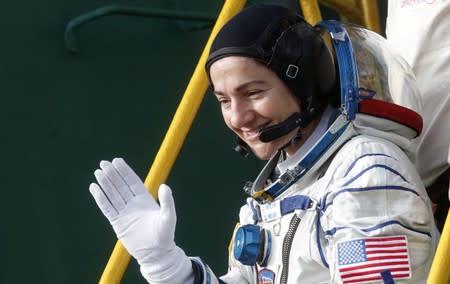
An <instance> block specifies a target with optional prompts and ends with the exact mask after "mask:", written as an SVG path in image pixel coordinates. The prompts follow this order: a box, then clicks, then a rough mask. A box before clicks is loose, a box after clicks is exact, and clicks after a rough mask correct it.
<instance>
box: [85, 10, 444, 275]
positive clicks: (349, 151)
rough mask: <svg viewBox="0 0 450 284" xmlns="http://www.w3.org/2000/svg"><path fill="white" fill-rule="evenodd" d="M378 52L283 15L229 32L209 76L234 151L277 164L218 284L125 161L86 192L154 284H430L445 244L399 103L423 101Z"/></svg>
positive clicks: (338, 29) (358, 34) (255, 18)
mask: <svg viewBox="0 0 450 284" xmlns="http://www.w3.org/2000/svg"><path fill="white" fill-rule="evenodd" d="M329 36H331V37H329ZM330 38H332V40H330ZM331 44H333V46H332V45H331ZM380 46H382V41H381V43H380V38H378V37H376V36H375V35H373V34H372V33H370V32H368V31H366V30H364V29H361V28H358V27H352V26H346V27H345V28H344V27H343V26H342V25H341V24H339V23H338V22H327V23H323V24H321V25H320V26H318V27H315V28H314V27H311V26H310V25H309V24H307V23H306V22H305V21H304V20H303V19H302V18H301V17H300V16H298V15H296V14H295V13H293V12H292V11H290V10H288V9H286V8H283V7H280V6H275V5H255V6H251V7H249V8H247V9H245V10H243V11H242V12H241V13H239V14H238V15H237V16H235V17H234V18H233V19H232V20H231V21H230V22H229V23H227V24H226V25H225V26H224V27H223V28H222V29H221V31H220V32H219V34H218V35H217V37H216V39H215V40H214V42H213V45H212V47H211V51H210V56H209V58H208V61H207V64H206V71H207V73H208V76H209V78H210V82H211V85H212V87H213V90H214V94H215V96H216V97H217V100H218V102H219V103H220V105H221V110H222V115H223V118H224V121H225V124H226V125H227V126H228V128H230V129H231V130H232V131H233V132H234V133H235V134H236V135H237V139H238V145H237V150H239V151H240V152H241V153H245V152H246V151H247V150H251V151H252V152H253V153H254V154H255V155H256V156H257V157H259V158H261V159H266V160H267V159H269V161H268V163H267V165H266V166H265V167H264V169H263V170H262V171H261V173H260V175H259V176H258V177H257V178H256V180H255V181H254V182H252V183H249V184H248V186H247V191H248V193H249V195H250V196H251V198H249V199H248V200H247V203H246V205H244V206H243V207H242V208H241V211H240V214H239V217H240V222H239V226H237V228H236V230H235V232H234V235H233V238H234V240H233V242H232V243H233V246H232V248H231V251H232V253H231V255H230V257H229V271H228V273H227V274H226V275H224V276H222V277H220V278H217V277H216V276H215V275H214V273H213V272H212V270H211V269H210V268H209V267H208V266H207V265H206V264H205V263H204V262H203V261H202V260H201V259H199V258H189V257H187V256H186V255H185V254H184V252H183V250H182V249H181V248H179V247H178V246H176V245H175V243H174V230H175V222H176V214H175V206H174V202H173V199H172V195H171V192H170V189H169V187H168V186H166V185H162V186H161V187H160V189H159V192H158V196H159V202H160V206H158V204H157V203H156V202H155V200H153V198H152V197H151V195H150V194H148V193H147V191H146V189H145V187H144V185H143V184H142V182H141V181H140V179H139V178H138V177H137V175H136V174H135V173H134V172H133V171H132V170H131V169H130V168H129V167H128V166H127V165H126V163H125V162H124V161H123V160H122V159H114V160H113V161H112V163H110V162H106V161H102V162H101V163H100V168H101V169H99V170H97V171H96V172H95V176H96V178H97V181H98V185H97V184H95V183H93V184H91V186H90V191H91V193H92V195H93V196H94V198H95V199H96V202H97V204H98V205H99V207H100V209H101V210H102V212H103V213H104V214H105V216H106V217H107V218H108V220H109V221H110V223H111V224H112V226H113V228H114V230H115V232H116V234H117V237H118V238H119V239H120V240H121V241H122V243H123V244H124V246H125V247H126V248H127V250H128V251H129V252H130V254H131V255H133V257H135V258H136V259H137V261H138V262H139V264H140V266H141V271H142V274H143V276H144V277H145V278H146V279H147V281H148V282H150V283H367V282H381V281H384V282H385V283H393V282H394V281H404V282H410V283H422V282H424V281H425V279H426V277H427V274H428V269H429V266H430V263H431V259H432V256H433V252H434V249H435V244H436V242H437V237H438V235H437V233H436V228H435V226H434V223H433V221H432V215H431V207H430V204H429V201H428V198H427V195H426V192H425V189H424V187H423V184H422V183H421V181H420V178H419V177H418V174H417V172H416V171H415V170H414V167H413V165H412V164H411V162H410V157H411V156H412V155H413V152H414V148H413V143H412V142H411V141H412V139H413V138H414V137H415V136H417V135H418V133H419V132H420V127H421V124H420V123H421V120H420V117H419V116H418V115H417V113H416V112H414V111H412V110H410V109H407V108H404V107H400V106H398V105H395V104H393V103H392V102H391V100H392V98H394V99H395V98H397V97H401V98H408V99H409V100H410V101H409V102H401V103H404V104H407V103H408V105H409V106H410V107H413V106H414V104H413V101H414V100H413V99H414V97H415V95H416V92H415V91H416V90H415V89H414V82H413V81H411V77H409V73H408V71H407V70H403V69H402V68H404V67H405V65H403V64H402V62H399V61H396V58H395V56H391V55H389V54H388V52H387V50H384V49H381V48H380ZM385 63H386V64H387V63H389V64H390V65H389V68H387V66H385V65H383V64H385ZM337 67H339V68H337ZM395 68H400V69H398V70H402V71H404V72H403V73H398V72H395V71H398V70H397V69H395ZM336 70H338V71H339V75H337V74H336ZM388 71H389V72H388ZM392 73H394V75H395V76H396V78H395V80H391V79H392V77H391V76H392ZM338 77H339V80H338V79H337V78H338ZM399 92H401V93H402V96H399V95H398V93H399ZM339 94H340V95H339ZM339 102H340V103H339ZM374 248H375V249H374Z"/></svg>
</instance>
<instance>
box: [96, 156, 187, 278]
mask: <svg viewBox="0 0 450 284" xmlns="http://www.w3.org/2000/svg"><path fill="white" fill-rule="evenodd" d="M94 175H95V177H96V179H97V181H98V184H96V183H92V184H91V185H90V187H89V190H90V192H91V194H92V196H93V197H94V198H95V201H96V202H97V205H98V207H100V210H101V211H102V212H103V214H104V215H105V216H106V218H107V219H108V220H109V222H110V223H111V225H112V227H113V229H114V232H115V233H116V235H117V238H118V239H120V240H121V241H122V243H123V245H124V247H125V248H126V249H127V250H128V252H129V253H130V254H131V255H132V256H133V257H134V258H136V260H137V261H138V263H139V264H140V266H141V272H142V274H143V276H144V277H145V278H146V279H147V281H149V282H151V283H185V282H186V281H187V280H188V279H189V278H190V275H191V274H192V264H191V261H190V259H189V258H188V257H187V256H186V255H185V253H184V251H183V250H182V249H181V248H179V247H177V246H176V245H175V241H174V235H175V224H176V212H175V204H174V201H173V197H172V192H171V190H170V188H169V187H168V186H167V185H165V184H162V185H161V186H160V187H159V191H158V197H159V202H160V205H158V203H157V202H156V201H155V200H154V199H153V197H152V196H151V195H150V193H149V192H148V191H147V189H146V188H145V186H144V184H143V183H142V181H141V180H140V178H139V177H138V176H137V175H136V173H135V172H134V171H133V170H132V169H131V168H130V167H129V166H128V165H127V164H126V163H125V161H124V160H123V159H121V158H115V159H114V160H113V161H112V163H111V162H107V161H101V162H100V169H98V170H96V171H95V172H94Z"/></svg>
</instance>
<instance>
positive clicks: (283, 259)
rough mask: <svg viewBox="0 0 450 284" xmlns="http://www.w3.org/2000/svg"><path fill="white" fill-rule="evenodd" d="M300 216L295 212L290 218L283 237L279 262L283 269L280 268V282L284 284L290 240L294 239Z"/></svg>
mask: <svg viewBox="0 0 450 284" xmlns="http://www.w3.org/2000/svg"><path fill="white" fill-rule="evenodd" d="M300 220H301V219H300V218H299V217H298V216H297V214H294V216H293V217H292V219H291V222H290V223H289V229H288V231H287V233H286V236H285V237H284V239H283V250H282V256H281V263H282V265H283V269H282V270H281V277H280V284H286V283H287V279H288V274H289V256H290V254H291V247H292V242H293V241H294V235H295V232H296V231H297V228H298V225H299V224H300Z"/></svg>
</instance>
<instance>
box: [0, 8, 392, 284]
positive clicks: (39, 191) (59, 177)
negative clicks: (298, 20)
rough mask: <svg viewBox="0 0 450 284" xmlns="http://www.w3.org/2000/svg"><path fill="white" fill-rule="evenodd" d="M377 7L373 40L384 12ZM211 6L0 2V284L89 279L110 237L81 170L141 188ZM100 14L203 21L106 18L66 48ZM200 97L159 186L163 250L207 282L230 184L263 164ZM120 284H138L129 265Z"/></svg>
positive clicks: (226, 235) (234, 194)
mask: <svg viewBox="0 0 450 284" xmlns="http://www.w3.org/2000/svg"><path fill="white" fill-rule="evenodd" d="M258 2H265V3H278V4H281V5H285V6H289V7H291V8H294V9H299V4H298V1H248V2H247V5H251V4H254V3H258ZM378 2H379V8H380V19H381V21H380V23H381V30H382V31H384V19H385V16H386V14H385V13H386V11H385V9H386V3H385V2H386V1H382V0H380V1H378ZM223 3H224V2H223V1H200V0H190V1H181V0H165V1H162V0H161V1H157V0H153V1H149V0H146V1H144V0H127V1H124V2H122V3H121V2H120V1H119V2H118V1H114V2H113V1H108V0H103V1H100V0H89V1H86V0H77V1H74V0H45V1H4V2H2V4H1V9H0V36H1V41H0V96H1V98H2V100H1V102H0V110H1V111H0V124H1V128H0V136H1V145H2V147H1V171H0V172H1V189H0V190H1V193H2V197H1V199H0V200H1V203H2V205H1V206H0V210H1V211H0V212H1V216H2V217H1V219H2V221H1V223H0V255H1V260H0V266H1V267H2V269H1V270H0V283H97V282H98V280H99V278H100V276H101V274H102V272H103V269H104V267H105V265H106V263H107V261H108V259H109V256H110V255H111V251H112V249H113V247H114V245H115V243H116V238H115V235H114V232H113V231H112V229H111V227H110V225H109V223H108V222H107V220H106V219H105V218H104V217H103V215H102V214H101V213H100V211H99V209H98V208H97V206H96V205H95V202H94V199H93V198H92V197H91V196H90V193H89V191H88V187H89V184H90V183H91V182H93V181H94V176H93V172H94V170H95V169H96V168H97V167H98V164H99V162H100V161H101V160H103V159H105V160H111V159H112V158H114V157H123V158H124V159H125V160H126V161H127V162H128V163H129V164H130V165H131V166H132V167H133V168H134V169H135V171H136V172H137V173H138V174H139V176H141V177H142V178H143V179H144V178H145V177H146V175H147V172H148V170H149V168H150V166H151V164H152V162H153V159H154V157H155V155H156V153H157V151H158V149H159V146H160V143H161V142H162V140H163V138H164V135H165V132H166V130H167V128H168V127H169V124H170V122H171V119H172V117H173V114H174V113H175V111H176V108H177V106H178V102H179V101H180V99H181V97H182V95H183V93H184V90H185V87H186V86H187V83H188V82H189V79H190V77H191V75H192V73H193V70H194V68H195V66H196V64H197V61H198V58H199V56H200V54H201V52H202V50H203V47H204V45H205V43H206V41H207V38H208V36H209V34H210V32H211V27H212V25H213V19H214V18H215V17H216V16H217V15H218V13H219V12H220V9H221V7H222V5H223ZM109 5H126V6H127V7H132V8H136V9H137V10H139V9H146V10H147V11H149V10H152V9H158V10H166V11H169V12H170V11H179V12H180V11H181V12H183V13H186V14H191V13H197V14H198V13H201V14H202V15H204V17H202V18H199V19H198V20H193V21H192V20H190V21H188V20H180V19H169V18H164V17H159V18H158V17H142V16H132V15H112V16H108V17H103V18H99V19H97V20H95V21H91V22H89V23H87V24H85V25H82V26H79V27H78V28H77V29H75V30H73V36H74V38H72V39H75V40H76V43H77V45H76V46H75V45H72V46H69V45H68V44H69V43H68V42H67V40H66V41H65V39H64V32H65V30H66V28H67V25H68V24H69V22H70V21H71V20H73V19H75V18H77V17H78V16H80V15H85V14H86V13H89V12H91V11H92V10H95V9H97V8H100V7H105V6H109ZM321 9H323V14H322V16H324V18H337V17H338V16H337V15H336V14H334V13H333V12H332V11H331V10H329V9H327V8H326V7H322V6H321ZM70 43H72V44H75V42H70ZM75 47H76V48H77V51H78V52H74V51H75ZM70 48H72V50H70ZM208 93H209V94H206V96H205V100H204V101H203V103H202V106H201V108H200V111H199V113H198V115H197V117H196V119H195V121H194V124H193V126H192V129H191V131H190V133H189V135H188V137H187V139H186V142H185V145H184V146H183V148H182V150H181V153H180V155H179V157H178V159H177V162H176V163H175V165H174V168H173V170H172V172H171V174H170V176H169V179H168V181H167V183H168V184H169V185H170V186H171V187H172V189H173V192H174V196H175V202H176V205H177V213H178V225H177V231H176V242H177V244H178V245H179V246H181V247H182V248H184V249H185V251H186V254H188V255H191V256H201V257H202V258H203V259H204V260H205V261H206V262H207V263H209V265H210V266H211V267H212V268H213V270H215V271H216V273H217V274H219V275H220V274H223V273H225V272H226V267H227V253H228V252H227V246H228V242H229V240H230V237H231V232H232V230H233V228H234V224H235V222H236V221H237V220H238V212H239V208H240V206H241V205H242V204H243V203H244V202H245V198H246V196H245V194H244V192H243V191H242V186H243V185H244V183H245V182H246V181H247V180H252V179H253V178H254V177H255V176H256V175H257V173H258V171H259V170H260V169H261V167H262V166H263V163H262V162H260V161H258V160H256V159H255V158H253V157H249V158H247V159H243V158H242V157H240V156H239V155H238V154H237V153H235V152H234V151H233V150H232V146H233V144H234V135H232V134H231V133H230V132H229V131H228V130H227V129H226V127H225V125H224V124H223V122H222V118H221V115H220V110H219V106H218V104H217V103H216V101H215V98H214V97H213V96H212V95H211V94H210V92H208ZM122 282H123V283H145V281H144V279H143V278H142V277H141V276H140V272H139V269H138V266H137V264H136V263H135V261H132V262H131V263H130V265H129V267H128V269H127V271H126V273H125V276H124V278H123V281H122Z"/></svg>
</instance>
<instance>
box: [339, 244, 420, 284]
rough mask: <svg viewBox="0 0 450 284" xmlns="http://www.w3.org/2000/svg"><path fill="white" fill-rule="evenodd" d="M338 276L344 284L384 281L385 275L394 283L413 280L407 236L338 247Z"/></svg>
mask: <svg viewBox="0 0 450 284" xmlns="http://www.w3.org/2000/svg"><path fill="white" fill-rule="evenodd" d="M337 254H338V266H339V272H340V275H341V278H342V281H343V282H344V283H366V282H377V281H382V280H383V277H382V275H381V273H382V272H385V271H389V273H390V274H391V276H392V278H393V279H409V278H411V265H410V262H409V256H408V240H407V239H406V236H387V237H373V238H363V239H357V240H351V241H345V242H340V243H338V244H337Z"/></svg>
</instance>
